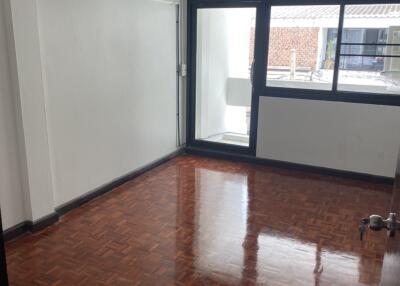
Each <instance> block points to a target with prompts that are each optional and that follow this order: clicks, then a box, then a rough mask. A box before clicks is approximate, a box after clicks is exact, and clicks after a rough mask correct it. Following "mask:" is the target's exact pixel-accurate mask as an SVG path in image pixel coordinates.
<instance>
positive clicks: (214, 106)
mask: <svg viewBox="0 0 400 286" xmlns="http://www.w3.org/2000/svg"><path fill="white" fill-rule="evenodd" d="M255 17H256V8H208V9H198V11H197V55H196V127H195V130H196V139H201V140H206V141H211V142H218V143H227V144H235V145H241V146H248V145H249V132H250V131H249V130H250V113H251V110H250V108H251V95H252V85H251V80H250V70H251V65H252V62H253V54H254V33H255Z"/></svg>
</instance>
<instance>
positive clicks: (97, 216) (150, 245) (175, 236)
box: [6, 156, 391, 286]
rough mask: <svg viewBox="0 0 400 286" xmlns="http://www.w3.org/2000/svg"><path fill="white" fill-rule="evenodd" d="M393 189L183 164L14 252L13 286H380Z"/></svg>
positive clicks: (151, 175)
mask: <svg viewBox="0 0 400 286" xmlns="http://www.w3.org/2000/svg"><path fill="white" fill-rule="evenodd" d="M390 198H391V188H390V186H383V185H378V184H370V183H363V182H360V181H352V180H345V179H338V178H333V177H328V176H319V175H311V174H306V173H301V172H293V171H287V170H280V169H273V168H268V167H262V166H256V165H250V164H244V163H234V162H228V161H222V160H214V159H207V158H201V157H194V156H181V157H178V158H176V159H174V160H172V161H170V162H168V163H166V164H164V165H162V166H160V167H158V168H156V169H154V170H152V171H150V172H148V173H146V174H145V175H142V176H140V177H138V178H136V179H135V180H133V181H131V182H129V183H126V184H124V185H123V186H121V187H119V188H117V189H116V190H114V191H113V192H110V193H108V194H106V195H104V196H102V197H100V198H98V199H96V200H94V201H92V202H90V203H88V204H85V205H84V206H82V207H80V208H78V209H75V210H73V211H71V212H70V213H68V214H67V215H65V216H64V217H62V219H61V221H60V222H59V223H57V224H56V225H53V226H51V227H49V228H47V229H45V230H43V231H41V232H39V233H36V234H32V235H26V236H24V237H21V238H19V239H17V240H15V241H12V242H9V243H7V245H6V247H7V259H8V269H9V277H10V281H11V285H16V286H20V285H24V286H25V285H62V286H65V285H75V286H78V285H163V286H165V285H296V286H298V285H376V284H378V283H379V281H380V277H381V268H382V261H383V254H384V250H385V244H384V243H385V233H383V232H382V233H368V234H367V237H366V241H365V242H363V243H361V242H360V241H359V239H358V232H357V226H358V221H359V219H360V218H361V217H363V216H366V215H368V214H370V213H377V214H382V215H386V213H387V211H388V208H389V203H390Z"/></svg>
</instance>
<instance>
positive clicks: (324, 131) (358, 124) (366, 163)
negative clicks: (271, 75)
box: [257, 97, 400, 177]
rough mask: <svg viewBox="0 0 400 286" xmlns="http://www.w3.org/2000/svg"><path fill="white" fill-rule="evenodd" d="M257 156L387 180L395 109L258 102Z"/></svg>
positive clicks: (398, 120)
mask: <svg viewBox="0 0 400 286" xmlns="http://www.w3.org/2000/svg"><path fill="white" fill-rule="evenodd" d="M257 141H258V142H257V156H258V157H261V158H268V159H275V160H282V161H288V162H294V163H301V164H307V165H313V166H321V167H328V168H333V169H339V170H347V171H354V172H360V173H367V174H373V175H380V176H388V177H393V176H394V173H395V166H396V159H397V152H398V148H399V146H400V107H393V106H378V105H369V104H355V103H343V102H326V101H313V100H302V99H300V100H299V99H284V98H270V97H261V98H260V105H259V122H258V140H257Z"/></svg>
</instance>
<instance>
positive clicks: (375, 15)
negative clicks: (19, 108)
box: [338, 4, 400, 94]
mask: <svg viewBox="0 0 400 286" xmlns="http://www.w3.org/2000/svg"><path fill="white" fill-rule="evenodd" d="M341 54H342V56H341V57H340V64H339V78H338V90H341V91H357V92H371V93H385V94H400V57H398V56H399V55H400V4H379V5H346V7H345V13H344V22H343V34H342V45H341ZM351 55H353V56H351ZM357 55H364V56H357ZM390 56H394V57H390Z"/></svg>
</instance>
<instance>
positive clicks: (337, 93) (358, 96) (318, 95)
mask: <svg viewBox="0 0 400 286" xmlns="http://www.w3.org/2000/svg"><path fill="white" fill-rule="evenodd" d="M266 2H267V11H266V15H265V22H266V23H264V25H263V27H262V29H263V32H264V33H265V35H266V40H265V42H264V43H262V44H263V47H262V48H263V49H264V51H265V57H266V61H265V62H264V63H266V62H267V59H268V48H269V36H270V35H269V34H270V21H271V8H272V7H274V6H313V5H318V6H321V5H338V6H340V12H339V24H338V35H337V43H336V52H335V64H334V75H333V82H332V89H331V90H318V89H302V88H287V87H273V86H268V85H267V84H266V79H267V67H266V64H265V68H264V69H263V71H262V75H261V77H262V81H263V91H262V93H261V94H260V95H261V96H266V97H280V98H295V99H308V100H320V101H338V102H349V103H364V104H375V105H390V106H400V95H396V94H385V93H371V92H357V91H343V90H338V89H337V86H338V77H339V64H340V55H341V53H340V51H341V46H342V45H343V43H342V32H343V23H344V16H345V15H344V13H345V6H346V5H374V4H377V5H378V4H399V2H398V1H393V0H383V1H382V0H350V1H344V0H324V1H318V0H303V1H301V0H298V1H296V0H269V1H268V0H267V1H266Z"/></svg>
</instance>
